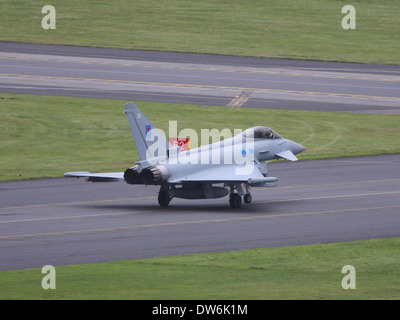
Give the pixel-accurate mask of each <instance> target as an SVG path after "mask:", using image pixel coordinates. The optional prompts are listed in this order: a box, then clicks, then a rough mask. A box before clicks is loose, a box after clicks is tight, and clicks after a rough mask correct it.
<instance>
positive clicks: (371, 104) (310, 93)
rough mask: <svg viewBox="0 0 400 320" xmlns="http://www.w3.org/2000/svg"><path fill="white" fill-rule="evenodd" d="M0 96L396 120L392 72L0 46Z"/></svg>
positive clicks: (397, 74) (398, 73) (398, 87)
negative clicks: (334, 113) (381, 116)
mask: <svg viewBox="0 0 400 320" xmlns="http://www.w3.org/2000/svg"><path fill="white" fill-rule="evenodd" d="M0 92H8V93H27V94H44V95H59V96H76V97H95V98H109V99H121V100H133V101H138V100H146V101H156V102H161V101H162V102H175V103H191V104H201V105H218V106H233V107H252V108H278V109H297V110H318V111H338V112H362V113H379V114H396V115H398V114H400V67H399V66H383V65H362V64H351V63H333V62H318V61H295V60H283V59H265V58H246V57H229V56H215V55H200V54H187V53H162V52H146V51H134V50H119V49H104V48H85V47H68V46H50V45H34V44H18V43H7V42H0Z"/></svg>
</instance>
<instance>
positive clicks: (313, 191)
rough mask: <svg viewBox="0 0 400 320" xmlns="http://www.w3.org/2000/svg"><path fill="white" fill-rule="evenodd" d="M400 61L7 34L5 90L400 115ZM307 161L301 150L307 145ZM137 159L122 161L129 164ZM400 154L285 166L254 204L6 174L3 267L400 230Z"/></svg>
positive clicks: (0, 51) (2, 46) (2, 47)
mask: <svg viewBox="0 0 400 320" xmlns="http://www.w3.org/2000/svg"><path fill="white" fill-rule="evenodd" d="M399 84H400V67H399V66H381V65H363V64H345V63H330V62H316V61H296V60H281V59H262V58H246V57H230V56H213V55H196V54H181V53H162V52H146V51H133V50H119V49H103V48H85V47H68V46H51V45H35V44H21V43H5V42H0V92H7V93H27V94H45V95H60V96H79V97H96V98H110V99H121V100H133V101H137V100H147V101H163V102H181V103H195V104H205V105H223V106H225V105H232V106H233V107H257V108H282V109H300V110H321V111H345V112H366V113H381V114H400V112H399V110H400V90H399ZM300 159H301V156H300ZM124 169H125V168H121V171H123V170H124ZM399 169H400V155H388V156H378V157H363V158H348V159H334V160H319V161H299V162H296V163H292V162H278V163H272V164H271V165H270V167H269V171H270V173H271V175H273V176H277V177H278V178H279V186H278V187H277V188H266V189H256V188H254V189H253V192H252V194H253V203H252V204H250V205H245V204H243V206H242V207H241V208H240V209H239V210H232V209H231V208H230V207H229V205H228V200H227V198H222V199H216V200H210V201H205V200H192V201H189V200H181V199H173V201H172V203H171V206H170V207H169V208H167V209H163V208H160V207H159V206H158V204H157V192H158V188H156V187H143V186H136V187H133V186H130V185H127V184H126V183H124V182H121V183H86V182H84V181H83V180H79V179H67V178H60V179H45V180H30V181H14V182H2V183H0V270H9V269H21V268H31V267H42V266H44V265H47V264H51V265H54V266H57V265H65V264H76V263H85V262H100V261H110V260H119V259H136V258H148V257H156V256H169V255H177V254H190V253H201V252H215V251H225V250H239V249H247V248H259V247H276V246H289V245H302V244H311V243H329V242H341V241H352V240H360V239H373V238H386V237H398V236H399V233H400V231H399V230H400V228H399V227H400V219H399V217H398V215H399V212H400V198H399V194H400V170H399Z"/></svg>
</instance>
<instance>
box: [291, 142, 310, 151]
mask: <svg viewBox="0 0 400 320" xmlns="http://www.w3.org/2000/svg"><path fill="white" fill-rule="evenodd" d="M291 144H292V152H293V153H294V154H298V153H300V152H303V151H304V150H306V149H307V148H306V147H304V146H302V145H301V144H300V143H297V142H294V141H291Z"/></svg>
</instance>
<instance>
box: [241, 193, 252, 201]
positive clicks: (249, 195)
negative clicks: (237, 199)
mask: <svg viewBox="0 0 400 320" xmlns="http://www.w3.org/2000/svg"><path fill="white" fill-rule="evenodd" d="M251 200H253V198H252V196H251V194H250V193H247V194H245V195H244V197H243V201H244V202H245V203H250V202H251Z"/></svg>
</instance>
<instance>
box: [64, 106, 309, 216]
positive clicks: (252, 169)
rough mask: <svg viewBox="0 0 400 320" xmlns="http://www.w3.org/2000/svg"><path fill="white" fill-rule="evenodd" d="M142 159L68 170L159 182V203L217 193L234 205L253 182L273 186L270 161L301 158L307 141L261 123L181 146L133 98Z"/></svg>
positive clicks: (90, 176) (129, 110)
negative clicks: (104, 169)
mask: <svg viewBox="0 0 400 320" xmlns="http://www.w3.org/2000/svg"><path fill="white" fill-rule="evenodd" d="M124 109H125V113H126V115H127V118H128V121H129V125H130V127H131V131H132V134H133V137H134V140H135V144H136V148H137V151H138V154H139V158H140V160H139V161H137V162H135V165H134V166H132V167H131V168H128V169H126V170H125V172H109V173H90V172H67V173H65V174H64V176H65V177H77V178H80V177H85V178H86V181H91V182H113V181H120V180H124V181H125V182H126V183H127V184H131V185H159V186H160V191H159V194H158V203H159V205H160V206H162V207H167V206H168V205H169V203H170V201H171V200H172V199H173V198H182V199H215V198H222V197H225V196H227V195H228V194H229V204H230V206H231V207H232V208H239V207H241V205H242V198H243V200H244V202H245V203H250V202H251V201H252V196H251V193H250V190H251V188H252V187H274V186H276V182H277V181H278V179H277V178H275V177H270V176H269V175H268V169H267V163H268V161H270V160H274V159H287V160H290V161H297V160H298V159H297V157H296V154H298V153H300V152H302V151H304V150H306V148H305V147H304V146H302V145H301V144H299V143H296V142H294V141H291V140H288V139H285V138H283V137H282V136H280V135H279V134H278V133H276V132H275V131H274V130H272V129H271V128H269V127H266V126H256V127H252V128H249V129H246V130H244V131H241V132H240V133H239V134H236V135H234V136H233V137H231V138H228V139H224V140H222V141H217V142H214V143H212V144H208V145H203V146H200V147H197V148H193V149H189V150H184V151H181V150H180V149H179V148H178V147H173V146H172V145H171V144H170V143H169V141H168V140H167V138H166V136H165V134H164V133H163V132H162V130H159V129H157V128H156V127H155V126H154V125H153V124H152V123H151V122H150V120H149V119H148V118H147V117H146V116H145V115H144V114H143V112H142V111H141V110H140V109H139V108H138V107H137V106H136V105H135V104H134V103H132V102H129V103H126V104H125V106H124Z"/></svg>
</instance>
